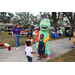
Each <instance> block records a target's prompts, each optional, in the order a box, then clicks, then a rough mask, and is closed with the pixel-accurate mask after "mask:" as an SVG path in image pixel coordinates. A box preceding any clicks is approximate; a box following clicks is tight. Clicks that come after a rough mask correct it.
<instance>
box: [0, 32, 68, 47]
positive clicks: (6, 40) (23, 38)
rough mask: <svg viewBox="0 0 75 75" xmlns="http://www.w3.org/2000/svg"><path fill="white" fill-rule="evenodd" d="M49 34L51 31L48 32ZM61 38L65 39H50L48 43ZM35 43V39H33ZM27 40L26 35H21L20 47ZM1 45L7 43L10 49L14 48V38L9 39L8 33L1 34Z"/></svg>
mask: <svg viewBox="0 0 75 75" xmlns="http://www.w3.org/2000/svg"><path fill="white" fill-rule="evenodd" d="M49 33H50V34H51V31H50V32H49ZM63 38H67V37H66V36H64V35H62V36H61V38H56V39H54V38H50V40H49V41H52V40H58V39H63ZM33 39H34V41H35V38H33ZM26 40H27V35H21V43H20V45H21V46H22V45H25V41H26ZM1 43H9V44H10V45H11V47H15V40H14V38H12V37H11V35H8V32H1V35H0V44H1ZM2 48H6V47H2Z"/></svg>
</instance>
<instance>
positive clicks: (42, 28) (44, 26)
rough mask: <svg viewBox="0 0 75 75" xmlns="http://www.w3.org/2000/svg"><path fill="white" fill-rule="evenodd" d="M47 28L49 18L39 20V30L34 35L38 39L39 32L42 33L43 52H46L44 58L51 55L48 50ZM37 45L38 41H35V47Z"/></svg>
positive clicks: (48, 26) (48, 57)
mask: <svg viewBox="0 0 75 75" xmlns="http://www.w3.org/2000/svg"><path fill="white" fill-rule="evenodd" d="M49 28H50V20H49V19H46V18H45V19H43V20H42V21H41V22H40V31H39V35H38V36H37V37H36V39H38V37H39V39H40V34H43V35H44V40H43V42H44V43H45V53H46V54H47V57H46V59H50V57H51V53H50V50H49V39H50V37H49ZM37 47H38V41H36V48H37Z"/></svg>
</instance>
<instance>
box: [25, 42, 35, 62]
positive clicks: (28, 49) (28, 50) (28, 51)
mask: <svg viewBox="0 0 75 75" xmlns="http://www.w3.org/2000/svg"><path fill="white" fill-rule="evenodd" d="M26 45H27V46H26V48H25V55H26V57H27V59H28V62H32V53H36V52H33V50H32V48H31V45H32V44H31V41H26Z"/></svg>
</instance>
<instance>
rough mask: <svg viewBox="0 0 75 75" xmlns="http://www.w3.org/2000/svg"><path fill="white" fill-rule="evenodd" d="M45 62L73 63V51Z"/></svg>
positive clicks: (74, 56) (74, 52)
mask: <svg viewBox="0 0 75 75" xmlns="http://www.w3.org/2000/svg"><path fill="white" fill-rule="evenodd" d="M47 62H75V49H73V50H71V51H69V52H67V53H65V54H63V55H60V56H58V57H55V58H53V59H50V60H48V61H47Z"/></svg>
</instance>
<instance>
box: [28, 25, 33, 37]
mask: <svg viewBox="0 0 75 75" xmlns="http://www.w3.org/2000/svg"><path fill="white" fill-rule="evenodd" d="M28 35H31V37H32V28H31V26H30V27H29V30H28ZM28 35H27V37H28Z"/></svg>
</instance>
